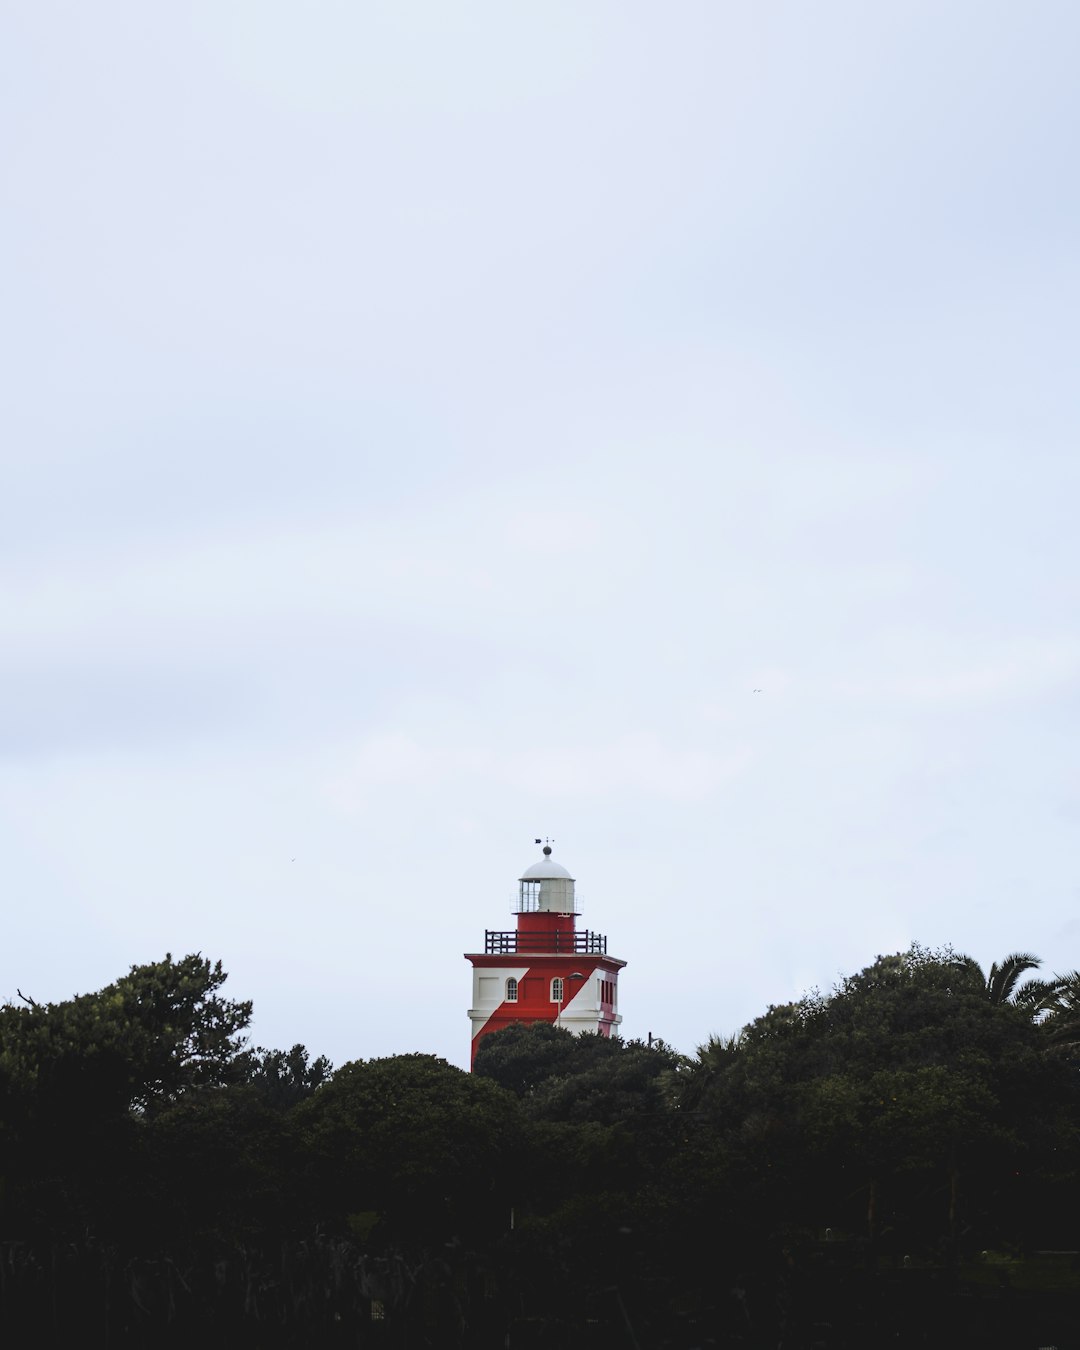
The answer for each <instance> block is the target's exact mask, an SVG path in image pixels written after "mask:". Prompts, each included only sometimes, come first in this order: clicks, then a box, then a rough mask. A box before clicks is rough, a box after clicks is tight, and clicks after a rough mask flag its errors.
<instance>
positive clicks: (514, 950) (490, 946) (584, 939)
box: [484, 928, 607, 956]
mask: <svg viewBox="0 0 1080 1350" xmlns="http://www.w3.org/2000/svg"><path fill="white" fill-rule="evenodd" d="M484 951H485V952H486V953H489V954H494V955H506V956H513V955H514V954H522V953H529V954H530V955H551V954H552V953H554V954H555V955H561V954H563V953H566V954H567V955H569V954H570V953H572V952H586V953H588V954H589V955H591V956H606V955H607V938H606V937H605V936H604V934H603V933H590V932H589V930H588V929H585V930H584V932H581V933H566V932H560V931H558V930H555V931H554V932H549V933H519V932H518V931H517V930H516V929H512V930H511V931H510V932H508V933H500V932H498V931H496V930H495V929H493V928H488V929H485V930H484Z"/></svg>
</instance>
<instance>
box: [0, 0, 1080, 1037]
mask: <svg viewBox="0 0 1080 1350" xmlns="http://www.w3.org/2000/svg"><path fill="white" fill-rule="evenodd" d="M1078 40H1080V10H1078V9H1077V8H1076V6H1075V5H1074V4H1072V3H1068V4H1066V3H1033V4H1029V5H1023V6H1022V5H1017V4H1000V3H992V2H988V0H978V3H944V4H942V3H940V0H936V2H935V3H918V2H917V0H907V2H905V3H902V4H901V3H877V4H873V5H867V4H865V3H862V0H860V2H859V3H823V4H818V5H814V6H808V5H804V4H795V3H756V2H755V3H749V0H748V2H747V3H742V4H725V3H722V0H710V2H709V3H684V4H677V5H665V6H659V5H655V4H644V3H635V2H633V0H630V2H629V3H628V0H618V3H614V0H613V2H612V3H592V4H590V3H584V4H583V3H581V0H574V2H573V3H558V0H545V3H543V4H536V5H507V4H505V3H479V4H446V3H442V2H441V0H440V3H428V4H421V3H408V0H394V2H393V3H381V4H371V3H362V0H350V2H349V3H345V2H344V0H341V2H340V3H327V2H326V0H306V2H305V3H304V4H300V3H297V2H296V0H294V3H281V2H280V0H258V3H255V0H212V2H211V0H205V2H202V3H200V2H199V0H193V3H190V4H185V5H180V6H173V7H171V8H168V9H163V8H161V7H160V6H147V5H145V4H143V3H134V0H132V2H131V3H119V2H118V0H102V2H101V3H99V4H96V5H93V6H87V5H79V4H75V3H63V4H60V3H49V0H32V2H31V0H14V2H13V3H9V4H8V5H7V6H6V7H5V10H4V15H3V17H2V19H0V125H2V127H3V128H4V130H3V137H4V148H3V163H4V172H3V175H2V176H0V194H2V203H0V242H2V251H0V268H2V272H0V282H2V286H0V295H2V304H0V344H2V357H3V370H4V379H3V381H2V391H0V436H2V442H0V444H2V452H0V453H2V469H3V473H2V478H3V490H2V492H0V638H2V653H0V655H2V666H0V681H2V683H0V688H2V693H3V698H2V703H0V750H2V760H0V848H2V852H3V865H4V882H3V893H4V898H5V911H6V916H7V918H6V925H5V934H6V941H5V942H4V943H3V946H2V949H0V996H2V995H14V992H15V988H16V986H18V987H20V988H22V989H23V990H24V991H27V992H32V993H33V994H34V996H35V997H37V998H39V999H44V998H63V997H66V996H69V995H70V994H72V993H75V992H77V991H84V990H88V989H92V988H96V987H99V986H100V985H102V984H104V983H106V982H108V981H109V980H111V979H113V978H115V977H116V976H117V975H119V974H121V973H122V972H123V971H124V970H126V968H127V967H128V966H129V965H130V964H132V963H135V962H142V961H149V960H153V959H156V958H158V957H160V956H161V955H162V954H163V953H164V952H165V951H166V950H171V951H172V952H173V953H174V954H181V953H184V952H187V951H191V950H201V951H203V952H205V953H206V954H208V955H211V956H213V957H215V958H216V957H221V959H222V960H223V961H224V963H225V965H226V968H227V969H228V970H229V971H230V973H231V978H230V988H231V991H232V993H233V994H234V996H236V997H251V998H253V999H254V1000H255V1007H256V1021H255V1027H254V1034H255V1037H256V1039H257V1040H259V1041H261V1042H262V1043H264V1044H275V1045H288V1044H291V1043H292V1042H293V1041H295V1040H303V1041H305V1042H306V1043H307V1044H308V1045H309V1046H310V1048H311V1049H312V1050H313V1051H316V1052H320V1053H327V1054H329V1055H330V1056H331V1057H332V1058H333V1059H334V1060H335V1061H337V1062H339V1063H340V1062H342V1061H344V1060H346V1059H349V1058H355V1057H368V1056H373V1055H380V1054H388V1053H394V1052H399V1051H409V1050H424V1051H433V1052H436V1053H438V1054H441V1055H445V1056H446V1057H448V1058H449V1059H451V1060H452V1061H454V1062H457V1063H466V1062H467V1059H468V1035H469V1026H468V1021H467V1018H466V1016H465V1009H466V1007H467V1006H468V1002H469V991H470V982H469V970H468V967H467V965H466V963H465V962H464V961H463V960H462V959H461V953H462V952H463V951H465V950H475V948H476V946H477V944H478V943H480V942H482V936H483V930H484V929H485V927H487V928H499V927H506V926H509V925H510V922H511V920H510V916H509V912H508V906H509V899H510V896H511V894H512V892H513V890H514V883H515V878H516V877H517V876H518V874H519V873H520V871H521V870H522V869H523V868H524V867H525V866H526V865H528V864H529V863H530V862H531V861H533V859H534V857H535V855H536V850H535V848H534V847H533V844H532V840H533V838H534V837H535V836H537V835H552V836H553V837H554V838H555V839H556V841H557V844H556V856H557V857H558V858H559V859H560V860H561V861H563V862H564V863H565V864H566V865H567V866H569V868H570V870H571V871H572V872H573V873H574V875H575V876H576V877H577V878H578V890H579V894H580V895H581V897H582V900H583V905H584V914H583V918H582V922H583V923H584V924H586V925H587V926H589V927H591V928H596V929H599V930H600V931H603V932H606V933H607V934H608V936H609V940H610V947H611V950H612V952H613V953H614V954H616V955H619V956H622V957H624V958H625V959H627V960H628V962H629V965H628V967H627V970H626V972H625V974H624V976H623V980H622V985H621V994H622V1010H623V1013H624V1017H625V1022H624V1032H625V1033H626V1034H628V1035H644V1034H646V1033H647V1032H649V1031H653V1032H654V1033H656V1034H658V1035H663V1036H664V1037H665V1038H667V1039H669V1040H671V1041H672V1042H673V1043H675V1044H676V1045H677V1046H679V1047H680V1048H682V1049H686V1050H692V1049H693V1047H694V1045H695V1044H696V1043H697V1042H699V1041H701V1040H704V1039H705V1038H706V1037H707V1036H708V1035H709V1033H710V1032H713V1031H723V1032H730V1031H734V1030H735V1029H736V1028H737V1027H738V1026H739V1025H741V1024H742V1023H744V1022H745V1021H747V1020H749V1019H750V1018H752V1017H754V1016H756V1015H757V1014H758V1013H759V1012H761V1011H763V1009H764V1008H765V1006H766V1005H767V1004H768V1003H770V1002H774V1001H782V1000H786V999H788V998H790V997H793V996H795V995H797V994H799V993H800V992H802V990H803V989H805V988H806V987H807V986H810V985H813V984H820V985H823V986H827V985H828V984H830V983H831V982H832V980H833V979H834V978H835V977H836V976H837V975H838V974H839V973H841V972H842V971H848V970H851V969H856V968H858V967H861V966H862V965H865V964H866V963H868V962H869V961H871V960H872V959H873V957H874V956H875V955H876V954H877V953H879V952H884V951H890V950H895V949H898V948H900V947H903V946H905V945H907V944H908V943H909V942H910V941H911V940H912V939H919V940H921V941H923V942H926V943H933V944H936V943H943V942H951V943H953V944H954V945H955V946H957V947H958V948H961V949H963V950H967V951H970V952H972V953H973V954H974V955H976V956H977V957H979V958H980V959H981V960H984V961H987V962H988V961H990V960H992V959H994V958H995V957H998V956H1001V955H1003V954H1004V953H1005V952H1007V951H1010V950H1014V949H1016V948H1026V949H1031V950H1034V951H1036V952H1037V953H1039V954H1041V955H1042V956H1043V957H1044V958H1045V959H1046V960H1047V962H1048V964H1050V965H1051V966H1056V967H1057V968H1059V969H1064V968H1073V967H1076V966H1080V905H1078V900H1080V866H1078V861H1077V846H1076V840H1077V830H1078V825H1080V755H1078V753H1077V744H1076V733H1077V722H1078V719H1077V710H1078V706H1080V626H1078V623H1077V615H1078V612H1080V544H1078V531H1077V525H1076V518H1077V507H1078V500H1080V454H1078V451H1077V445H1078V431H1080V410H1078V404H1077V376H1076V372H1077V368H1078V359H1080V342H1078V334H1077V322H1078V321H1077V314H1078V308H1080V305H1078V302H1080V266H1078V264H1080V246H1078V239H1080V219H1078V216H1080V211H1078V206H1080V200H1078V198H1080V186H1078V184H1080V175H1078V174H1077V172H1076V163H1075V161H1076V143H1077V132H1078V119H1080V85H1078V83H1077V80H1076V77H1075V71H1076V55H1077V46H1078ZM759 687H760V688H761V689H762V690H763V692H762V693H760V694H754V693H752V692H751V691H752V690H754V689H755V688H759ZM294 859H295V861H293V860H294Z"/></svg>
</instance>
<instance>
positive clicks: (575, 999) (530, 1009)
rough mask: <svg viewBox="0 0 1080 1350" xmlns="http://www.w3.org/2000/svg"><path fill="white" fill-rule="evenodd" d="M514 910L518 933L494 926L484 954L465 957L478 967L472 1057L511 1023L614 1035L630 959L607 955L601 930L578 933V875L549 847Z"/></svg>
mask: <svg viewBox="0 0 1080 1350" xmlns="http://www.w3.org/2000/svg"><path fill="white" fill-rule="evenodd" d="M537 842H538V843H539V840H538V841H537ZM513 912H514V913H515V914H516V915H517V927H516V928H512V929H510V930H508V931H499V930H496V929H490V928H489V929H488V930H487V931H486V932H485V933H484V950H483V951H482V952H466V953H465V960H466V961H471V962H472V967H473V994H472V1007H471V1008H470V1009H469V1018H470V1020H471V1022H472V1058H473V1059H475V1057H476V1047H477V1045H478V1044H479V1043H480V1038H481V1037H482V1036H487V1035H489V1034H490V1033H491V1032H493V1031H499V1030H500V1029H501V1028H502V1027H506V1026H509V1025H510V1024H511V1022H553V1023H554V1024H555V1025H556V1026H561V1027H565V1028H566V1030H567V1031H573V1032H575V1033H576V1034H578V1035H580V1034H581V1033H582V1032H585V1031H592V1032H599V1033H600V1035H601V1036H610V1035H611V1033H612V1031H613V1030H614V1029H616V1028H617V1027H618V1025H619V1023H620V1022H621V1021H622V1017H621V1016H620V1015H619V998H618V986H619V971H620V970H622V968H623V966H625V965H626V962H625V961H620V960H618V959H617V958H616V957H614V956H609V955H608V950H607V938H606V937H604V935H603V934H602V933H592V932H589V930H588V929H584V930H579V929H578V927H577V916H578V912H579V911H578V906H577V900H576V899H575V896H574V878H573V877H572V876H571V875H570V873H569V872H568V871H567V870H566V868H565V867H563V866H561V865H560V864H559V863H557V862H553V861H552V858H551V847H550V845H545V847H544V856H543V858H542V859H541V860H540V862H536V863H533V865H532V866H531V867H527V868H526V869H525V871H524V872H523V873H522V875H521V877H520V879H519V881H518V893H517V896H516V898H515V900H514V904H513ZM470 1062H471V1061H470Z"/></svg>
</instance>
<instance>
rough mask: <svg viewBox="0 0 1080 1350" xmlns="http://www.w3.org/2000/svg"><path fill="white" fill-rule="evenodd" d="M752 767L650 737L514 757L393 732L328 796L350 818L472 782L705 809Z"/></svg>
mask: <svg viewBox="0 0 1080 1350" xmlns="http://www.w3.org/2000/svg"><path fill="white" fill-rule="evenodd" d="M749 759H750V754H749V751H748V750H747V749H745V748H738V749H735V750H733V751H731V752H729V753H727V754H718V753H715V752H711V751H707V750H699V749H693V748H687V747H683V746H677V745H673V744H670V743H668V742H665V741H664V740H662V739H661V738H660V737H659V736H656V735H654V734H652V733H649V732H642V733H636V734H630V735H626V736H622V737H619V738H617V739H614V740H611V741H608V742H606V743H604V744H599V745H591V746H590V745H573V746H571V745H563V746H552V747H546V748H539V749H535V750H516V751H510V752H506V751H503V750H501V749H492V748H489V747H480V746H445V745H437V744H433V743H432V742H430V741H422V740H420V739H419V738H417V737H415V736H412V735H409V734H405V733H393V732H390V733H381V734H378V735H375V736H371V737H369V738H368V739H367V740H365V741H364V742H363V743H362V744H361V745H360V746H359V747H358V748H357V749H356V750H355V751H353V752H352V753H351V754H350V755H349V756H348V763H347V765H346V766H345V767H344V768H342V769H341V770H339V771H338V772H337V773H336V774H335V775H334V776H333V778H332V780H331V785H330V792H331V795H332V796H333V798H334V799H335V800H336V801H337V803H338V805H339V807H340V808H342V809H345V810H347V811H352V810H356V809H359V808H361V807H363V806H364V805H366V803H367V802H368V800H369V799H370V797H371V796H372V794H376V793H379V792H381V791H383V790H385V789H395V788H404V789H409V790H420V791H423V792H425V793H427V792H434V793H445V792H446V791H447V789H452V788H453V787H454V785H455V784H458V785H460V784H461V783H462V782H463V781H468V780H472V781H474V782H477V783H482V784H483V785H484V786H486V787H487V788H488V789H489V790H495V791H505V790H508V789H513V790H514V791H516V792H519V793H522V794H523V795H532V796H538V797H548V798H551V799H553V800H558V801H563V800H567V801H578V802H581V801H584V800H601V799H605V798H606V799H611V798H619V797H623V796H627V795H629V796H644V797H655V798H664V799H667V800H670V801H700V800H702V799H704V798H707V797H708V796H710V795H711V794H712V793H713V792H714V791H716V789H717V788H719V787H720V786H721V785H723V784H724V783H726V782H729V781H730V780H731V779H732V778H734V777H737V776H738V774H739V773H740V772H741V771H742V770H743V768H744V767H745V766H746V764H747V763H748V762H749Z"/></svg>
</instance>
